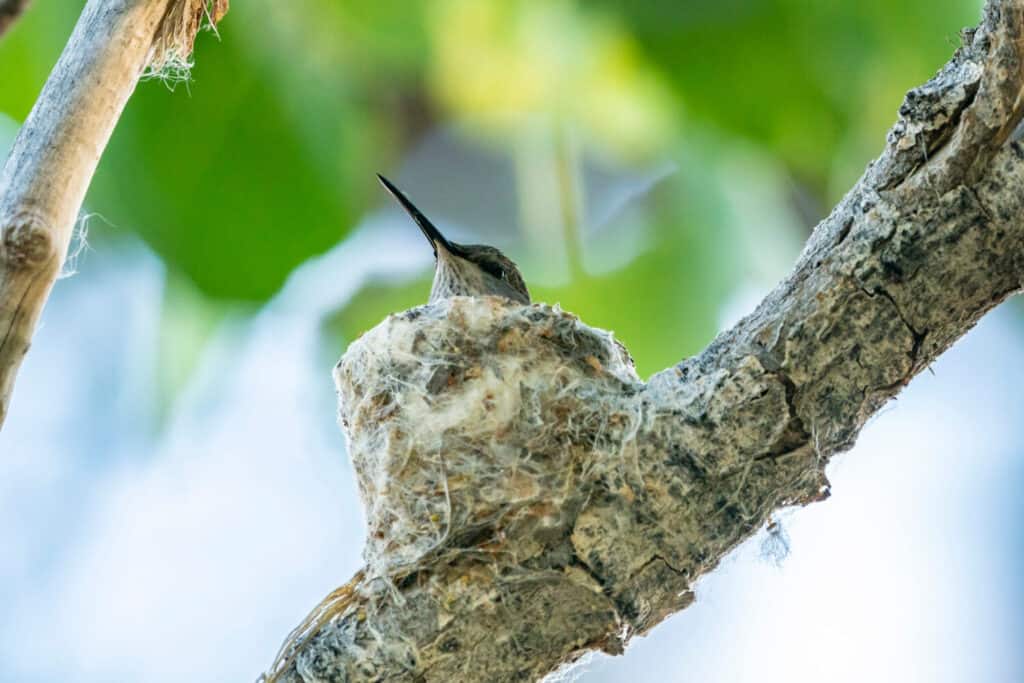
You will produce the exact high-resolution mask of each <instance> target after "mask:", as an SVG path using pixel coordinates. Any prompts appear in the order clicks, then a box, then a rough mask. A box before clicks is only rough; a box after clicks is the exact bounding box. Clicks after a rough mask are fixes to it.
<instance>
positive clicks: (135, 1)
mask: <svg viewBox="0 0 1024 683" xmlns="http://www.w3.org/2000/svg"><path fill="white" fill-rule="evenodd" d="M226 9H227V3H226V1H225V0H219V1H218V2H215V3H214V5H213V7H212V12H213V14H212V17H211V18H213V19H219V18H220V16H221V15H223V13H224V11H226ZM207 12H208V3H207V0H90V2H89V3H88V4H87V5H86V7H85V9H84V10H83V11H82V16H81V17H80V18H79V20H78V24H77V25H76V26H75V30H74V32H73V33H72V35H71V38H70V40H69V41H68V44H67V47H65V49H64V52H63V53H62V54H61V56H60V59H59V60H58V62H57V65H56V66H55V67H54V69H53V72H52V73H51V74H50V78H49V79H48V80H47V82H46V85H45V86H44V87H43V91H42V93H41V94H40V95H39V99H38V100H37V101H36V104H35V106H34V107H33V108H32V111H31V113H30V114H29V116H28V119H27V120H26V121H25V124H24V125H23V126H22V128H21V131H20V132H19V133H18V137H17V139H16V140H15V141H14V146H13V147H12V149H11V153H10V156H9V157H8V158H7V161H6V163H5V165H4V168H3V171H2V173H0V427H2V425H3V421H4V418H5V416H6V414H7V406H8V405H9V403H10V397H11V392H12V391H13V388H14V380H15V376H16V375H17V372H18V367H19V366H20V365H21V360H22V358H23V357H24V355H25V353H26V352H27V351H28V347H29V343H30V342H31V339H32V333H33V330H34V329H35V325H36V321H37V320H38V318H39V314H40V312H41V311H42V308H43V304H44V303H45V302H46V298H47V296H48V295H49V293H50V288H51V287H52V286H53V283H54V281H55V280H56V278H57V276H58V274H59V273H60V269H61V266H62V265H63V262H64V258H65V256H66V254H67V250H68V244H69V242H70V241H71V233H72V228H73V227H74V222H75V219H76V217H77V215H78V212H79V210H80V209H81V206H82V200H83V199H84V198H85V192H86V190H87V189H88V187H89V182H90V181H91V179H92V175H93V173H94V172H95V170H96V164H97V163H98V162H99V159H100V155H101V154H102V153H103V149H104V148H105V147H106V144H107V141H108V140H109V139H110V134H111V133H112V132H113V130H114V125H115V124H116V123H117V120H118V118H119V117H120V115H121V111H122V110H123V109H124V105H125V102H127V100H128V97H129V96H130V95H131V93H132V91H133V90H134V89H135V84H136V83H137V82H138V80H139V77H140V75H141V74H142V73H143V71H144V69H146V67H147V66H152V65H162V64H164V63H166V62H167V61H168V60H171V59H175V58H178V57H180V56H182V55H184V56H187V55H188V54H189V52H190V51H191V46H192V39H193V38H194V34H195V30H196V29H197V28H198V20H196V17H197V16H205V15H207ZM189 31H191V33H189Z"/></svg>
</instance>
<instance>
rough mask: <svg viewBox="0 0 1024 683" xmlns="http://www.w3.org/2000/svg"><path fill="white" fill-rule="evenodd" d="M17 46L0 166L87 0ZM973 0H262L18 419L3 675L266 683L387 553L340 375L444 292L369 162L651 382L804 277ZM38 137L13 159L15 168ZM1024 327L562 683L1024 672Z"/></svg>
mask: <svg viewBox="0 0 1024 683" xmlns="http://www.w3.org/2000/svg"><path fill="white" fill-rule="evenodd" d="M82 4H83V3H82V2H81V0H78V1H72V0H36V1H35V2H34V3H32V4H31V6H30V9H29V10H28V12H27V13H26V14H25V16H24V17H23V18H22V20H21V21H20V22H19V23H18V24H17V25H16V26H15V28H14V29H13V30H12V31H11V32H10V33H9V34H7V35H6V36H5V37H3V38H2V39H0V150H6V148H7V146H8V145H9V143H10V141H11V140H12V139H13V135H14V134H15V133H16V131H17V129H18V126H19V124H20V122H21V121H23V120H24V118H25V116H26V115H27V114H28V112H29V109H30V108H31V106H32V104H33V102H34V100H35V98H36V96H37V94H38V92H39V90H40V88H41V86H42V84H43V82H44V80H45V78H46V76H47V74H48V72H49V70H50V68H51V67H52V65H53V64H54V62H55V60H56V58H57V56H58V54H59V52H60V50H61V48H62V47H63V45H64V43H65V41H66V39H67V37H68V35H69V34H70V31H71V28H72V26H73V24H74V21H75V19H76V18H77V15H78V13H79V12H80V10H81V7H82ZM980 8H981V3H980V2H979V0H904V2H900V3H892V2H890V1H888V0H857V1H854V0H834V1H832V2H810V1H809V0H718V1H717V2H714V3H708V2H696V1H692V2H691V1H677V2H669V1H667V0H664V1H660V2H658V1H653V0H649V1H644V0H632V1H630V2H625V1H622V0H592V1H590V2H583V1H582V0H577V1H576V2H570V1H567V0H509V1H498V0H430V1H429V2H422V3H414V2H395V1H393V0H345V1H344V2H337V1H335V0H293V1H292V2H275V1H273V0H236V1H235V2H234V4H233V6H232V8H231V11H230V12H229V14H228V15H227V17H226V18H225V19H224V21H223V22H222V23H221V25H220V27H219V35H215V34H214V33H212V32H207V33H204V34H202V35H201V36H200V38H199V40H198V41H197V47H196V55H195V62H196V66H195V68H194V69H193V71H192V73H191V76H190V78H189V79H188V80H181V79H180V78H179V79H174V78H169V77H154V78H150V79H148V80H147V81H145V82H144V83H142V84H141V85H140V86H139V88H138V90H137V92H136V93H135V95H134V96H133V98H132V99H131V101H130V102H129V105H128V108H127V110H126V112H125V114H124V116H123V117H122V119H121V121H120V123H119V124H118V127H117V130H116V132H115V134H114V137H113V140H112V141H111V143H110V146H109V148H108V149H107V151H106V154H105V155H104V158H103V161H102V163H101V165H100V168H99V171H98V173H97V175H96V177H95V180H94V182H93V185H92V189H91V191H90V194H89V197H88V198H87V201H86V207H85V210H84V212H83V216H82V219H81V221H80V223H79V239H77V240H76V242H75V244H74V245H73V254H72V257H71V258H70V259H69V262H68V266H67V268H66V271H67V273H66V277H65V278H64V279H63V280H61V281H60V282H58V283H57V285H56V287H55V289H54V293H53V296H52V298H51V300H50V302H49V304H48V305H47V308H46V310H45V312H44V315H43V319H42V324H41V326H40V329H39V331H38V333H37V336H36V338H35V341H34V344H33V348H32V350H31V352H30V353H29V355H28V357H27V360H26V363H25V365H24V368H23V370H22V372H21V375H20V377H19V382H18V386H17V389H16V392H15V396H14V400H13V404H12V407H11V412H10V415H9V418H8V421H7V425H6V426H5V428H4V430H3V432H0V680H2V681H28V682H32V681H40V682H43V681H142V682H150V681H152V682H160V681H177V680H180V679H182V678H185V677H187V678H188V679H189V680H198V681H229V680H243V681H245V680H253V679H255V677H256V676H257V675H258V674H259V673H260V671H261V670H262V669H263V668H264V667H266V666H267V665H269V663H270V661H271V660H272V658H273V654H274V652H275V651H276V649H277V647H278V645H279V644H280V642H281V640H282V639H283V638H284V636H285V635H286V634H287V632H288V631H289V630H290V629H291V628H292V627H293V626H295V625H296V624H297V623H298V622H299V621H300V620H301V619H302V618H303V617H304V616H305V614H306V613H307V611H308V610H309V609H310V608H311V607H312V606H313V605H315V604H316V603H317V602H318V601H319V600H320V599H321V598H322V597H323V596H324V595H325V594H326V593H328V592H329V591H330V590H332V589H333V588H335V587H336V586H338V585H340V584H341V583H344V582H345V581H347V580H348V578H349V577H350V576H351V574H352V573H353V572H354V571H355V570H356V569H357V568H358V566H359V565H360V551H361V545H362V534H363V531H362V524H363V522H362V513H361V509H360V506H359V503H358V498H357V494H356V488H355V482H354V480H353V477H352V471H351V468H350V466H349V464H348V461H347V456H346V455H345V448H344V442H343V438H342V436H341V434H340V432H339V430H338V428H337V427H336V424H335V410H336V407H335V396H334V389H333V386H332V382H331V378H330V370H331V367H332V366H333V364H334V362H335V361H336V360H337V358H338V356H339V355H340V354H341V353H342V351H343V350H344V348H345V345H346V343H347V342H348V341H350V340H352V339H353V338H355V337H356V336H357V335H359V334H360V333H361V332H363V331H365V330H367V329H369V328H370V327H372V326H373V325H375V324H376V323H377V322H378V321H380V320H381V319H382V318H383V317H384V316H385V315H387V314H388V313H389V312H392V311H397V310H401V309H404V308H408V307H410V306H413V305H416V304H419V303H422V302H425V301H426V297H427V294H428V292H429V283H430V277H431V262H432V255H431V251H430V248H429V246H428V245H427V244H426V242H425V241H424V240H423V238H422V236H421V235H420V234H419V231H418V230H417V229H416V228H415V227H414V226H413V225H412V223H410V222H409V221H408V219H407V218H405V217H404V215H402V214H401V213H400V212H399V211H398V210H397V209H396V207H395V206H394V205H393V203H392V202H390V201H389V199H388V197H387V196H386V195H385V193H384V192H383V191H382V190H381V189H380V188H379V186H378V185H377V184H376V180H375V177H374V174H375V173H376V172H381V173H384V174H385V175H388V176H389V177H391V178H392V179H393V180H395V181H396V182H397V183H398V184H399V185H400V186H401V187H402V188H404V189H405V190H406V191H407V192H408V194H409V195H410V196H411V197H412V198H413V199H414V200H415V201H416V202H417V203H418V204H419V205H420V207H421V208H422V209H423V210H424V212H425V213H426V214H427V215H428V216H430V217H432V218H433V219H434V220H435V222H436V223H437V224H438V225H439V226H440V227H441V228H442V229H443V230H444V231H445V232H447V233H448V234H449V235H450V236H451V237H452V238H454V239H456V240H458V241H463V242H465V241H473V242H487V243H491V244H495V245H497V246H499V247H501V248H502V249H504V250H506V252H507V253H509V254H511V255H512V256H513V257H514V258H515V260H516V261H517V262H518V263H519V264H520V266H521V269H522V270H523V272H524V273H525V275H526V277H527V281H528V282H529V283H530V285H531V291H532V293H533V295H534V299H535V300H540V301H546V302H550V303H555V302H558V303H560V304H561V305H562V306H563V307H564V308H566V309H568V310H571V311H573V312H575V313H577V314H578V315H580V316H581V317H582V318H583V319H584V320H585V321H587V322H588V323H590V324H592V325H595V326H599V327H603V328H606V329H611V330H614V331H615V333H616V335H617V336H618V337H619V338H620V339H621V340H623V342H624V343H625V344H626V345H627V346H628V347H629V349H630V350H631V352H632V353H633V356H634V357H635V359H636V362H637V366H638V369H639V371H640V374H641V376H644V377H646V376H648V375H649V374H651V373H653V372H655V371H657V370H660V369H662V368H664V367H667V366H669V365H671V364H672V363H674V362H677V361H679V360H680V359H682V358H683V357H685V356H687V355H690V354H693V353H695V352H697V351H699V350H700V349H701V348H702V347H703V346H704V345H706V344H707V343H708V342H709V341H710V339H711V338H712V337H713V336H714V334H715V333H716V331H718V330H719V329H721V328H722V327H723V326H726V325H728V324H730V323H731V322H732V321H734V320H736V319H737V318H738V317H740V316H741V315H743V314H745V313H747V312H749V311H750V310H751V309H752V308H753V306H754V305H755V304H756V302H757V301H758V300H759V298H760V296H762V295H763V294H764V293H765V292H766V291H767V290H768V289H769V288H770V287H771V286H772V285H773V284H774V283H775V282H776V281H777V280H778V279H780V278H781V277H782V276H784V274H785V273H786V272H787V271H788V269H789V268H790V267H791V265H792V263H793V262H794V260H795V258H796V256H797V254H798V253H799V250H800V248H801V246H802V244H803V242H804V240H805V239H806V237H807V235H808V234H809V232H810V230H811V229H812V228H813V226H814V224H815V223H816V222H817V221H818V220H820V219H821V218H822V217H823V216H824V215H825V214H826V213H827V211H828V210H829V208H830V207H831V206H832V205H833V204H834V203H835V202H836V201H837V200H838V199H839V198H840V197H841V195H842V194H843V192H845V190H847V189H848V188H849V187H850V186H852V184H853V183H854V182H855V181H856V179H857V178H858V176H859V175H860V173H861V172H862V171H863V169H864V167H865V165H866V164H867V163H868V161H870V160H871V159H872V158H873V156H874V155H876V154H877V153H878V152H879V151H880V149H881V146H882V144H883V140H884V135H885V132H886V130H887V128H888V127H889V126H890V125H891V123H892V122H893V121H894V119H895V112H896V109H897V107H898V106H899V104H900V101H901V99H902V96H903V93H904V92H905V91H906V90H907V89H908V88H910V87H913V86H916V85H918V84H920V83H922V82H924V81H925V80H926V79H927V78H929V77H930V76H931V74H932V73H934V72H935V71H936V70H937V69H938V68H939V67H940V66H941V65H942V64H943V63H944V62H945V61H946V60H947V59H948V58H949V56H950V55H951V54H952V52H953V51H954V49H955V48H956V47H957V46H958V45H959V36H958V32H959V30H960V29H961V28H962V27H965V26H970V25H973V24H975V23H977V20H978V17H979V16H980ZM5 153H6V152H3V154H5ZM1022 343H1024V318H1022V315H1021V311H1020V306H1019V305H1018V304H1015V303H1014V302H1010V303H1009V304H1007V305H1004V306H1003V307H1002V308H1000V309H998V310H997V311H995V312H994V313H993V314H991V315H989V316H988V317H986V318H985V319H984V320H983V322H982V323H981V324H980V325H979V326H978V329H977V330H975V331H974V332H972V333H971V334H970V335H969V336H968V337H967V338H966V339H965V340H964V341H963V342H962V343H960V344H958V345H957V346H956V347H955V348H954V349H953V350H951V351H950V352H949V353H948V354H947V355H946V356H944V357H943V358H942V359H941V360H940V362H938V363H937V364H936V365H935V367H934V368H933V370H934V373H933V374H925V375H922V376H921V377H920V378H918V379H917V380H915V382H914V383H913V385H912V386H911V387H910V389H909V390H908V391H907V392H905V393H904V394H902V395H901V396H900V398H899V400H898V401H895V402H893V403H892V404H891V406H890V407H888V408H887V409H886V410H885V411H884V413H883V414H882V415H880V416H879V417H877V418H876V419H875V420H873V422H872V423H871V424H870V425H869V426H868V428H867V429H866V430H865V432H864V434H863V436H862V438H861V440H860V443H859V444H858V446H857V447H856V448H855V449H854V450H853V451H852V452H851V453H848V454H845V455H843V456H840V457H838V458H836V460H835V461H834V462H833V464H832V465H831V466H830V469H829V474H830V477H831V479H832V481H833V497H832V498H831V499H830V500H829V501H827V502H825V503H822V504H818V505H815V506H812V507H811V508H809V509H806V510H798V511H787V512H785V513H782V514H781V515H780V517H779V519H778V521H779V522H780V525H781V529H782V531H781V533H780V534H776V535H774V536H769V535H767V533H766V532H762V533H761V534H760V535H759V536H758V537H756V538H754V539H752V540H751V541H750V542H748V543H747V544H745V545H744V546H742V547H741V548H739V549H738V550H737V551H736V552H734V553H733V554H732V555H730V556H729V558H727V560H726V561H725V562H724V563H723V566H722V567H720V568H719V570H717V571H716V572H714V573H713V574H712V575H710V576H709V577H706V578H705V579H703V580H702V581H701V582H700V583H699V584H698V586H697V594H698V602H697V604H696V605H694V606H693V607H692V608H690V609H688V610H686V611H685V612H683V613H682V614H680V615H677V616H675V617H673V618H672V619H670V620H669V621H668V622H667V623H665V624H663V625H662V626H661V627H660V628H659V629H656V630H655V631H654V633H653V634H652V635H651V636H649V637H648V638H644V639H638V640H637V641H636V642H635V644H634V645H633V647H632V648H631V649H630V650H629V651H628V652H627V653H626V655H625V657H619V658H614V659H613V658H609V657H605V656H595V657H592V658H589V659H588V660H586V661H585V662H584V663H582V664H580V665H578V666H576V667H574V668H573V669H572V670H571V671H569V672H565V675H566V677H567V678H568V679H569V680H578V681H585V682H587V683H591V682H598V681H601V682H610V681H627V680H629V681H712V682H714V681H755V680H756V681H776V680H778V681H782V680H785V681H790V682H792V681H819V680H822V679H824V680H835V681H864V680H873V681H902V682H908V681H910V682H913V681H943V682H946V681H949V682H953V681H980V682H989V681H991V682H1001V681H1019V680H1024V649H1022V644H1024V612H1022V610H1021V609H1020V608H1021V606H1022V605H1024V589H1022V588H1021V584H1020V577H1021V576H1022V575H1024V514H1022V513H1024V502H1022V498H1021V497H1020V495H1019V493H1018V492H1019V490H1020V487H1021V485H1024V460H1022V459H1021V457H1020V456H1021V451H1022V450H1024V429H1022V428H1021V424H1024V423H1022V420H1021V418H1022V417H1024V408H1022V402H1021V397H1020V392H1019V387H1020V386H1022V385H1024V357H1022V355H1021V354H1020V353H1019V350H1020V348H1021V345H1022Z"/></svg>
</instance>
